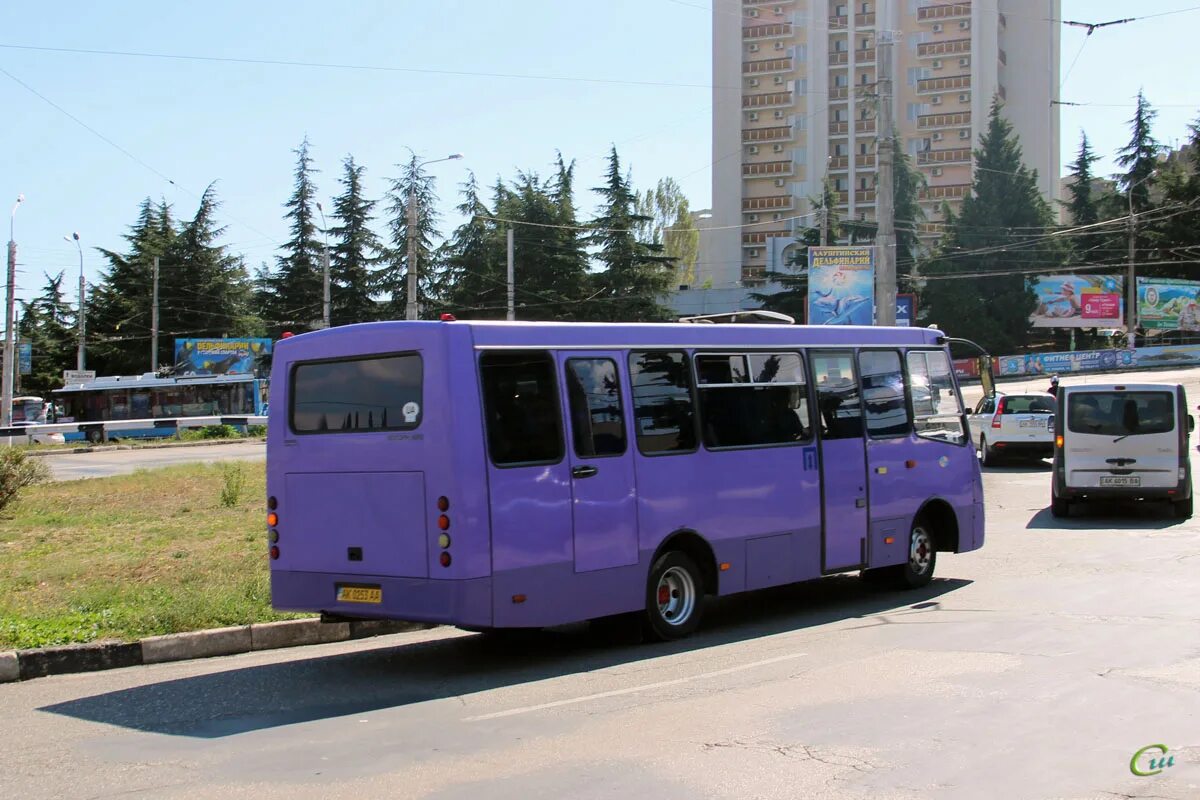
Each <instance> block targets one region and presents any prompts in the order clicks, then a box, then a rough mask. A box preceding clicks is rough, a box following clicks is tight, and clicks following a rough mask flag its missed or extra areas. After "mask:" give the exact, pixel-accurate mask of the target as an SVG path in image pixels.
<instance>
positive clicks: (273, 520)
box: [267, 511, 279, 528]
mask: <svg viewBox="0 0 1200 800" xmlns="http://www.w3.org/2000/svg"><path fill="white" fill-rule="evenodd" d="M278 524H279V515H278V514H276V513H275V512H274V511H272V512H271V513H270V514H267V527H268V528H274V527H275V526H277V525H278Z"/></svg>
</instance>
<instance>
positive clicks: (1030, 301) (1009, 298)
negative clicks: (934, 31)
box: [923, 100, 1065, 353]
mask: <svg viewBox="0 0 1200 800" xmlns="http://www.w3.org/2000/svg"><path fill="white" fill-rule="evenodd" d="M1052 222H1053V220H1052V216H1051V213H1050V208H1049V206H1048V205H1047V204H1046V201H1045V199H1043V198H1042V196H1041V194H1040V192H1039V191H1038V187H1037V173H1036V171H1033V170H1030V169H1029V168H1028V167H1026V166H1025V164H1024V163H1023V161H1022V159H1021V147H1020V143H1019V142H1018V140H1017V137H1016V136H1015V135H1014V134H1013V129H1012V125H1011V124H1009V122H1008V121H1007V120H1005V119H1004V118H1003V117H1002V116H1001V105H1000V103H999V101H998V100H994V101H993V103H992V111H991V115H990V118H989V120H988V126H987V130H986V131H985V132H984V133H983V135H982V136H981V137H980V146H979V148H978V149H977V150H976V151H975V182H974V185H973V186H972V191H971V194H970V195H969V196H968V197H967V198H966V199H965V200H964V201H963V205H962V211H961V213H960V214H959V216H958V217H956V218H954V219H953V220H952V221H951V222H950V223H949V228H948V229H947V234H946V237H945V239H944V241H943V242H942V244H941V247H940V252H939V253H938V255H937V257H936V258H935V259H934V260H933V261H932V262H931V263H930V264H929V265H928V266H927V268H926V270H925V271H924V274H925V275H926V277H927V278H928V284H927V286H926V289H925V291H924V295H923V298H924V305H925V306H926V308H928V309H929V311H930V313H929V319H930V321H931V322H932V323H935V324H937V325H938V327H940V328H941V329H942V330H944V331H946V332H947V333H949V334H951V335H954V336H962V337H965V338H968V339H973V340H975V341H976V342H979V343H980V344H981V345H983V346H984V347H985V348H987V349H988V350H989V351H990V352H993V353H1010V352H1014V351H1015V350H1016V349H1017V348H1019V347H1021V346H1022V345H1024V344H1026V342H1027V341H1028V339H1029V331H1030V324H1029V316H1030V314H1031V313H1032V312H1033V310H1034V304H1035V302H1036V298H1035V296H1034V294H1033V292H1032V291H1031V290H1030V288H1029V281H1028V278H1027V275H1028V274H1029V273H1031V272H1034V271H1036V270H1037V269H1047V270H1053V269H1054V268H1055V267H1056V266H1058V265H1060V264H1061V263H1062V262H1063V261H1064V258H1065V254H1064V253H1063V252H1062V250H1061V248H1060V247H1059V246H1057V245H1056V244H1054V243H1053V242H1047V241H1045V240H1044V239H1043V238H1042V237H1043V236H1044V233H1045V231H1046V230H1047V229H1049V228H1050V226H1051V224H1052Z"/></svg>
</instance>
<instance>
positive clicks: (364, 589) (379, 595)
mask: <svg viewBox="0 0 1200 800" xmlns="http://www.w3.org/2000/svg"><path fill="white" fill-rule="evenodd" d="M337 601H338V602H339V603H370V604H372V605H378V604H379V603H382V602H383V589H382V588H381V587H379V586H342V585H340V584H339V585H338V587H337Z"/></svg>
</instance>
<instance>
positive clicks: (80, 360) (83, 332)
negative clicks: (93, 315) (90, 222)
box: [63, 232, 87, 372]
mask: <svg viewBox="0 0 1200 800" xmlns="http://www.w3.org/2000/svg"><path fill="white" fill-rule="evenodd" d="M63 238H64V239H66V240H67V241H68V242H74V243H75V249H76V250H78V251H79V315H78V316H79V319H78V321H77V322H76V325H75V327H76V328H78V329H79V337H78V338H79V343H78V344H79V352H77V353H76V354H75V369H77V370H79V371H80V372H82V371H83V370H84V361H85V360H86V359H85V357H84V356H85V350H84V345H85V343H86V341H87V312H86V310H85V307H86V305H87V302H86V298H87V284H86V283H85V282H84V280H83V247H82V246H81V245H80V244H79V233H78V232H75V233H72V234H71V235H70V236H64V237H63Z"/></svg>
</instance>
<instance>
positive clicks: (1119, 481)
mask: <svg viewBox="0 0 1200 800" xmlns="http://www.w3.org/2000/svg"><path fill="white" fill-rule="evenodd" d="M1100 485H1101V486H1141V485H1142V479H1141V478H1139V477H1137V476H1136V475H1120V476H1112V475H1106V476H1103V477H1101V478H1100Z"/></svg>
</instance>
